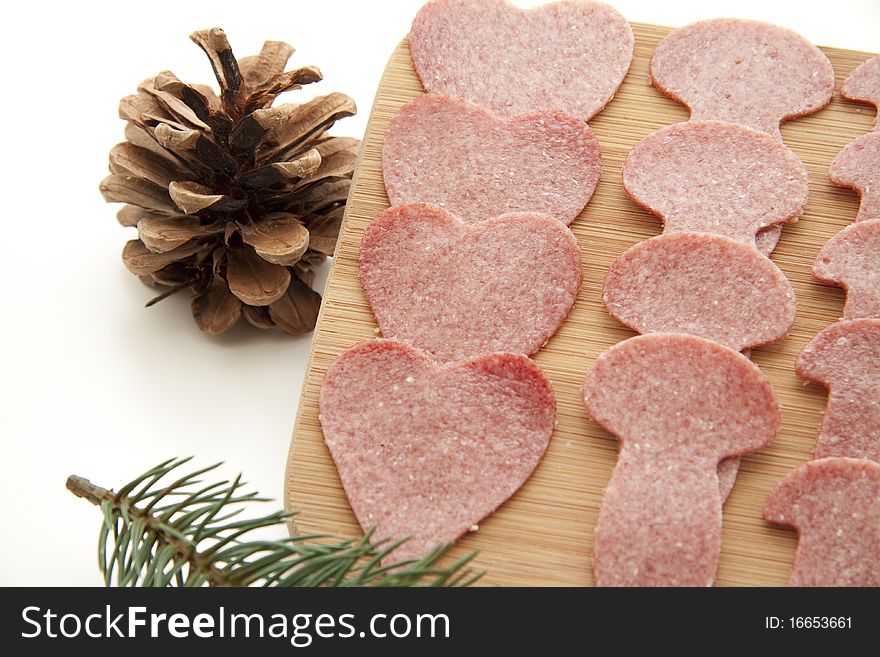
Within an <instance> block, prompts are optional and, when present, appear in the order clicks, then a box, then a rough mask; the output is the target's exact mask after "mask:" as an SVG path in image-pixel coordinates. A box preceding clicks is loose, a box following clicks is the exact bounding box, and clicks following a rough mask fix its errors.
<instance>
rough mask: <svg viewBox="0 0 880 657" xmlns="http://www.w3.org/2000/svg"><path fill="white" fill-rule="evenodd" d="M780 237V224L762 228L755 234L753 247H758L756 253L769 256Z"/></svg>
mask: <svg viewBox="0 0 880 657" xmlns="http://www.w3.org/2000/svg"><path fill="white" fill-rule="evenodd" d="M780 237H782V225H776V226H769V227H767V228H762V229H761V230H759V231H758V234H757V235H755V248H756V249H758V253H763V254H764V255H765V256H768V257H769V256H770V254H771V253H773V250H774V249H775V248H776V245H777V244H779V238H780Z"/></svg>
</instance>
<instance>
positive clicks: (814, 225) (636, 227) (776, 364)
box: [285, 24, 874, 586]
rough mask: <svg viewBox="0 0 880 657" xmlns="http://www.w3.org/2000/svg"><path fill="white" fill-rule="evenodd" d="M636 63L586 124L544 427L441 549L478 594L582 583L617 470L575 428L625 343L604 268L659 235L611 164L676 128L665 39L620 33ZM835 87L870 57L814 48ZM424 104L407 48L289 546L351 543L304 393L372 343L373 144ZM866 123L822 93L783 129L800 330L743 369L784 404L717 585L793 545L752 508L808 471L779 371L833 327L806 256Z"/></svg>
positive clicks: (773, 577) (830, 215)
mask: <svg viewBox="0 0 880 657" xmlns="http://www.w3.org/2000/svg"><path fill="white" fill-rule="evenodd" d="M633 29H634V31H635V37H636V42H635V57H634V59H633V63H632V67H631V68H630V72H629V74H628V75H627V77H626V80H624V83H623V85H622V86H621V88H620V90H619V91H618V93H617V95H616V96H615V98H614V99H613V100H612V101H611V103H609V105H608V106H607V107H606V108H605V110H604V111H602V112H601V113H600V114H599V115H598V116H597V117H595V118H594V119H593V120H592V121H591V122H590V126H591V127H592V128H593V130H594V131H595V133H596V136H597V137H598V139H599V143H600V145H601V149H602V160H603V163H602V164H603V170H602V178H601V181H600V183H599V186H598V187H597V189H596V193H595V195H594V196H593V198H592V200H591V201H590V203H589V205H588V206H587V208H586V210H584V212H583V213H582V214H581V215H580V217H579V218H578V219H577V220H576V221H575V222H574V224H572V226H571V228H572V230H573V231H574V234H575V235H576V236H577V239H578V242H579V244H580V247H581V251H582V258H583V277H584V280H583V287H582V289H581V291H580V294H579V296H578V299H577V303H576V304H575V307H574V309H573V310H572V312H571V315H570V316H569V317H568V319H567V321H566V322H565V324H564V325H563V326H562V328H561V329H560V330H559V332H558V333H557V334H556V336H554V337H553V338H552V339H551V340H550V342H549V343H548V344H547V345H546V346H545V347H544V348H543V349H542V350H541V351H540V352H539V353H538V354H537V355H536V357H535V360H536V361H537V363H538V364H539V365H540V366H541V368H542V369H543V370H544V372H545V373H546V375H547V376H548V377H549V379H550V381H551V383H552V385H553V389H554V391H555V393H556V397H557V417H558V427H557V429H556V432H555V433H554V435H553V438H552V440H551V442H550V447H549V449H548V451H547V454H546V455H545V456H544V459H543V461H542V462H541V464H540V465H539V466H538V469H537V470H536V471H535V473H534V475H533V476H532V477H531V479H530V480H529V481H528V482H526V484H525V485H524V486H523V487H522V488H521V489H520V490H519V492H517V493H516V494H515V495H514V496H513V497H512V498H511V499H510V500H509V501H508V502H507V503H506V504H504V505H503V506H502V507H501V509H499V511H498V512H497V513H495V514H494V515H493V516H492V517H490V518H488V519H486V520H485V521H483V522H482V523H480V529H479V531H477V532H475V533H472V534H468V535H467V536H465V537H464V538H463V539H462V540H460V541H459V542H458V544H457V545H456V547H455V548H454V553H453V554H455V555H460V554H462V553H465V552H469V551H472V550H479V552H480V554H479V557H478V558H477V560H476V562H475V564H476V566H477V567H479V568H483V569H485V570H486V571H487V574H486V576H485V577H484V579H483V580H482V582H483V583H484V584H501V585H524V586H528V585H590V584H592V583H593V579H592V572H591V565H590V562H591V554H592V547H593V545H592V544H593V528H594V526H595V523H596V516H597V513H598V509H599V504H600V502H601V499H602V492H603V490H604V488H605V486H606V484H607V483H608V480H609V478H610V476H611V471H612V469H613V467H614V464H615V461H616V457H617V442H616V441H615V439H614V438H613V437H612V436H610V435H609V434H608V433H606V432H605V431H603V430H602V429H600V428H599V427H598V426H597V425H596V424H595V423H593V422H592V420H590V419H589V417H588V416H587V414H586V412H585V410H584V407H583V404H582V403H581V400H580V386H581V383H582V382H583V379H584V374H585V372H586V370H587V368H588V367H589V366H590V365H591V364H592V363H593V362H594V361H595V359H596V357H597V356H598V355H599V354H600V353H601V352H602V351H603V350H605V349H606V348H608V347H610V346H611V345H613V344H615V343H617V342H620V341H621V340H625V339H626V338H629V337H631V336H632V335H633V333H632V332H631V331H629V330H628V329H625V328H624V327H622V326H621V325H620V324H618V323H617V322H616V321H615V320H614V319H612V318H611V317H610V316H609V315H608V313H607V312H606V310H605V308H604V306H603V305H602V301H601V296H602V282H603V279H604V276H605V272H606V271H607V270H608V267H609V265H610V264H611V263H612V261H614V259H616V258H617V257H618V256H619V255H620V254H621V253H623V252H624V251H625V250H626V249H627V248H629V247H630V246H632V245H633V244H635V243H636V242H639V241H641V240H644V239H647V238H649V237H652V236H654V235H656V234H658V233H659V232H660V228H661V225H660V222H659V221H658V220H657V219H656V218H655V217H653V216H652V215H650V214H649V213H647V212H646V211H644V210H642V209H641V208H639V207H637V206H636V205H635V204H634V203H633V202H632V201H631V200H630V199H629V198H628V197H627V195H626V194H625V192H624V191H623V187H622V183H621V166H622V163H623V160H624V158H625V156H626V154H627V153H628V152H629V151H630V149H631V148H632V147H633V145H635V144H636V142H638V141H639V140H641V139H642V138H643V137H645V136H646V135H648V134H649V133H651V132H653V131H654V130H657V129H658V128H661V127H663V126H666V125H669V124H671V123H676V122H678V121H684V120H686V119H687V118H688V114H687V111H686V110H685V109H684V108H683V107H681V106H680V105H678V104H677V103H675V102H674V101H672V100H669V99H667V98H666V97H665V96H663V95H662V94H660V93H659V92H658V91H657V90H656V89H654V88H653V87H652V86H651V85H650V82H649V80H648V62H649V59H650V56H651V53H652V52H653V51H654V47H655V46H656V45H657V43H658V42H659V40H660V39H662V38H663V37H664V36H665V35H666V34H667V33H668V32H669V31H670V29H669V28H665V27H656V26H651V25H640V24H634V25H633ZM823 50H824V51H825V53H826V54H827V55H828V57H829V58H830V59H831V62H832V63H833V64H834V71H835V74H836V78H837V86H838V88H839V86H840V83H841V82H842V81H843V79H844V78H845V77H846V76H847V75H848V74H849V73H850V71H852V70H853V69H854V68H855V67H856V66H857V65H858V64H860V63H861V62H863V61H864V60H866V59H867V58H868V57H869V56H870V55H867V54H865V53H859V52H851V51H846V50H838V49H833V48H824V49H823ZM421 93H422V88H421V85H420V83H419V81H418V79H417V78H416V76H415V73H414V72H413V70H412V65H411V63H410V58H409V45H408V41H407V40H406V39H404V40H403V41H402V42H401V43H400V44H399V45H398V46H397V49H396V50H395V51H394V53H393V54H392V56H391V60H390V61H389V63H388V66H387V68H386V70H385V74H384V76H383V77H382V81H381V82H380V84H379V89H378V91H377V93H376V100H375V104H374V105H373V110H372V114H371V115H370V121H369V125H368V126H367V131H366V135H365V137H364V142H363V147H362V151H361V156H360V160H359V162H358V166H357V171H356V173H355V179H354V185H353V187H352V192H351V196H350V198H349V205H348V209H347V211H346V213H345V219H344V223H343V227H342V233H341V236H340V240H339V244H338V246H337V249H336V257H335V259H334V263H333V269H332V271H331V273H330V278H329V281H328V283H327V288H326V292H325V295H324V306H323V309H322V311H321V316H320V319H319V320H318V326H317V328H316V330H315V338H314V345H313V347H312V354H311V358H310V362H309V368H308V373H307V375H306V381H305V385H304V387H303V395H302V400H301V402H300V406H299V413H298V415H297V419H296V427H295V429H294V434H293V442H292V444H291V449H290V456H289V460H288V464H287V473H286V482H285V505H286V507H287V508H288V509H292V510H296V511H298V515H297V516H296V529H297V530H298V531H300V532H303V533H312V532H330V533H333V534H335V535H339V536H352V535H359V534H360V529H359V527H358V524H357V522H356V521H355V518H354V516H353V514H352V512H351V510H350V508H349V506H348V502H347V501H346V498H345V493H344V492H343V490H342V486H341V484H340V482H339V477H338V476H337V474H336V468H335V466H334V465H333V461H332V460H331V458H330V454H329V452H328V451H327V449H326V447H325V446H324V442H323V437H322V434H321V427H320V424H319V422H318V392H319V389H320V385H321V380H322V378H323V376H324V373H325V372H326V370H327V368H328V367H329V365H330V364H331V363H332V362H333V361H334V359H335V358H336V357H337V356H339V354H341V353H342V352H343V351H344V350H345V349H347V348H348V347H350V346H352V345H353V344H355V343H357V342H360V341H362V340H367V339H369V338H373V337H376V336H377V332H376V323H375V321H374V319H373V315H372V313H371V312H370V308H369V306H368V305H367V302H366V300H365V299H364V295H363V292H362V290H361V287H360V283H359V280H358V270H357V260H358V251H359V247H360V242H361V237H362V235H363V232H364V229H365V228H366V226H367V225H368V224H369V222H370V221H371V220H372V219H373V217H375V216H376V214H378V213H379V212H380V211H382V210H384V209H385V208H386V207H388V199H387V197H386V195H385V188H384V185H383V183H382V171H381V151H382V139H383V136H384V134H385V130H386V128H387V127H388V122H389V120H390V119H391V118H392V117H393V116H394V115H395V114H396V113H397V112H398V110H399V109H400V108H401V107H402V106H403V105H404V104H405V103H407V102H408V101H410V100H412V99H413V98H415V97H416V96H418V95H420V94H421ZM873 118H874V111H873V109H872V108H871V107H870V106H867V105H860V104H856V103H851V102H849V101H846V100H843V99H841V98H840V97H839V96H835V98H834V100H833V101H832V102H831V104H830V105H829V106H828V107H826V108H825V109H824V110H822V111H821V112H818V113H817V114H814V115H813V116H810V117H805V118H802V119H797V120H794V121H790V122H787V123H785V124H783V127H782V134H783V137H784V139H785V142H786V144H788V145H789V146H790V147H791V148H792V149H794V151H795V152H796V153H797V155H798V156H799V157H800V158H801V159H802V160H803V161H804V163H805V164H806V166H807V169H808V170H809V174H810V200H809V203H808V205H807V208H806V212H805V214H804V216H803V217H802V218H801V220H800V222H798V223H797V224H794V225H789V226H787V227H786V228H785V229H784V231H783V235H782V239H781V240H780V242H779V246H778V247H777V249H776V251H775V252H774V254H773V260H774V261H775V262H776V264H777V265H779V267H780V268H781V269H782V270H783V271H784V272H785V274H786V276H788V278H789V279H790V280H791V281H792V283H793V285H794V288H795V292H796V294H797V299H798V317H797V320H796V322H795V324H794V327H793V328H792V330H791V332H790V334H789V335H788V336H787V337H786V338H785V339H784V340H782V341H780V342H778V343H776V344H774V345H770V346H767V347H763V348H760V349H756V350H754V351H753V358H754V360H755V362H756V363H757V364H758V365H759V366H760V367H761V369H762V370H763V371H764V372H765V373H766V374H767V375H768V376H769V377H770V379H771V381H772V383H773V386H774V388H775V389H776V392H777V395H778V397H779V401H780V404H781V407H782V426H781V429H780V431H779V434H778V436H777V438H776V439H775V441H774V442H773V443H772V444H771V445H770V446H769V447H767V448H765V449H763V450H761V451H760V452H758V453H756V454H754V455H752V456H750V457H747V458H745V459H744V460H743V464H742V468H741V470H740V474H739V478H738V480H737V482H736V486H735V488H734V489H733V493H732V494H731V496H730V498H729V500H728V501H727V504H726V505H725V508H724V537H723V547H722V553H721V561H720V564H719V567H718V575H717V578H716V582H717V584H719V585H784V584H785V583H786V581H787V579H788V575H789V571H790V569H791V563H792V560H793V558H794V551H795V547H796V537H795V534H794V533H793V532H791V531H788V530H785V529H782V528H779V527H775V526H771V525H768V524H766V523H765V522H764V521H763V520H762V519H761V510H762V507H763V504H764V500H765V499H766V497H767V495H768V493H769V492H770V491H771V489H772V488H773V487H774V485H775V484H776V483H777V482H778V481H779V480H780V479H781V478H782V477H783V476H784V475H785V474H786V473H787V472H789V471H790V470H791V469H792V468H794V467H796V466H797V465H799V464H801V463H803V462H804V461H807V460H809V458H810V453H811V450H812V448H813V443H814V442H815V439H816V435H817V432H818V427H819V424H820V421H821V418H822V412H823V408H824V405H825V398H826V396H825V391H824V390H823V389H822V388H820V387H818V386H815V385H805V384H804V383H803V382H802V381H801V380H800V379H798V378H797V377H796V376H795V374H794V371H793V367H794V361H795V358H796V357H797V355H798V353H799V352H800V350H801V348H802V347H803V346H804V344H805V343H806V342H807V341H808V340H809V339H810V338H811V337H812V336H814V335H815V334H816V333H817V332H819V331H820V330H821V329H822V328H824V327H825V326H827V325H829V324H831V323H833V322H834V321H836V320H837V319H838V318H839V317H840V314H841V309H842V306H843V294H842V291H841V290H840V289H838V288H834V287H829V286H824V285H821V284H818V283H815V282H813V281H812V279H811V276H810V266H811V264H812V262H813V259H814V258H815V256H816V253H817V252H818V251H819V249H820V247H821V246H822V245H823V244H824V243H825V242H826V240H828V238H830V237H831V236H832V235H833V234H834V233H836V232H837V231H839V230H840V229H841V228H843V227H844V226H846V225H847V224H849V223H850V222H852V220H853V219H854V218H855V216H856V212H857V210H858V197H857V196H856V195H855V194H854V193H852V192H849V191H847V190H843V189H840V188H838V187H834V186H833V185H831V184H830V183H829V182H828V181H827V179H826V173H827V171H828V167H829V165H830V164H831V161H832V159H833V158H834V156H835V155H836V154H837V153H838V152H839V151H840V149H841V148H842V147H843V146H844V145H845V144H847V143H849V142H850V141H852V140H853V139H855V138H856V137H858V136H860V135H862V134H864V133H866V132H868V131H869V130H870V129H871V125H872V121H873Z"/></svg>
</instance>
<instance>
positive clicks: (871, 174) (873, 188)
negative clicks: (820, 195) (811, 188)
mask: <svg viewBox="0 0 880 657" xmlns="http://www.w3.org/2000/svg"><path fill="white" fill-rule="evenodd" d="M828 178H829V179H830V180H831V182H833V183H834V184H835V185H839V186H840V187H847V188H849V189H852V190H855V191H856V192H858V194H859V196H860V197H861V203H860V205H859V213H858V215H856V221H868V220H871V219H880V131H878V130H875V131H874V132H869V133H868V134H866V135H862V136H861V137H859V138H858V139H856V140H855V141H853V142H850V143H849V144H847V145H846V146H844V147H843V150H842V151H840V153H838V154H837V157H835V158H834V161H833V162H832V163H831V169H830V170H829V171H828Z"/></svg>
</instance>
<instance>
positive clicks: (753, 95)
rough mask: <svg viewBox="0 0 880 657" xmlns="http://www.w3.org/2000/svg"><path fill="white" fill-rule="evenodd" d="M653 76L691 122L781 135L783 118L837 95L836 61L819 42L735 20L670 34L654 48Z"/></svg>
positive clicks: (705, 23) (814, 107)
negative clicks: (732, 125) (717, 123)
mask: <svg viewBox="0 0 880 657" xmlns="http://www.w3.org/2000/svg"><path fill="white" fill-rule="evenodd" d="M651 78H652V80H653V82H654V86H656V87H657V88H658V89H659V90H660V91H662V92H663V93H664V94H666V95H667V96H669V97H670V98H672V99H674V100H677V101H678V102H680V103H682V104H684V105H686V106H687V107H688V108H690V111H691V118H692V119H718V120H721V121H731V122H733V123H741V124H743V125H747V126H749V127H752V128H755V129H757V130H762V131H763V132H767V133H769V134H771V135H773V136H774V137H776V138H777V139H781V138H782V137H781V135H780V133H779V124H780V123H781V122H782V121H785V120H787V119H791V118H794V117H797V116H803V115H805V114H812V113H813V112H815V111H817V110H819V109H821V108H822V107H824V106H825V105H827V104H828V101H830V100H831V96H832V95H833V93H834V70H833V69H832V67H831V62H830V61H828V58H827V57H826V56H825V55H824V54H823V53H822V51H821V50H819V49H818V48H817V47H816V46H814V45H813V44H811V43H810V42H809V41H807V40H806V39H804V38H803V37H802V36H800V35H798V34H796V33H794V32H792V31H791V30H787V29H785V28H782V27H777V26H776V25H768V24H767V23H760V22H757V21H750V20H741V19H733V18H719V19H714V20H707V21H702V22H699V23H694V24H692V25H688V26H686V27H682V28H680V29H677V30H675V31H673V32H671V33H670V34H669V36H667V37H666V38H665V39H663V41H661V42H660V43H659V44H658V45H657V48H656V49H655V50H654V54H653V56H652V57H651Z"/></svg>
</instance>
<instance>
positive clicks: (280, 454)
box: [0, 0, 880, 585]
mask: <svg viewBox="0 0 880 657" xmlns="http://www.w3.org/2000/svg"><path fill="white" fill-rule="evenodd" d="M610 2H611V3H612V4H613V5H614V6H615V7H616V8H617V9H618V10H619V11H621V12H622V13H623V14H624V16H626V17H627V18H628V19H629V20H632V21H641V22H652V23H658V24H663V25H671V26H679V25H684V24H686V23H689V22H693V21H695V20H700V19H704V18H713V17H719V16H737V17H743V18H755V19H761V20H766V21H770V22H774V23H778V24H780V25H783V26H786V27H789V28H792V29H794V30H796V31H798V32H800V33H801V34H803V35H804V36H805V37H807V38H808V39H810V40H812V41H813V42H815V43H819V44H822V45H830V46H839V47H845V48H851V49H855V50H866V51H870V52H878V51H880V2H878V0H834V1H833V2H828V1H827V0H826V1H823V2H804V1H800V2H770V1H768V0H756V1H749V0H725V1H713V0H704V1H701V2H676V1H674V0H661V1H656V0H655V1H650V0H642V1H637V0H610ZM520 4H522V5H523V6H526V5H532V4H539V3H534V2H521V3H520ZM420 5H421V0H399V1H396V2H365V1H360V2H359V1H357V0H334V1H332V2H331V1H326V0H313V1H311V2H308V1H305V0H287V1H286V2H263V1H258V0H236V1H234V2H227V1H220V0H214V1H211V2H183V1H181V0H177V1H176V2H166V1H165V0H146V1H144V2H137V3H134V2H118V1H117V2H112V3H111V2H88V3H64V4H62V3H60V2H59V3H45V2H23V3H11V4H7V5H6V8H5V9H4V11H3V16H2V18H0V61H2V62H3V69H4V70H3V74H2V75H3V87H2V89H3V91H2V94H3V102H2V103H0V156H2V160H0V162H2V165H0V166H2V174H3V175H2V182H0V190H2V194H0V197H2V201H3V203H2V210H0V240H2V242H0V244H2V248H0V299H2V303H3V309H4V310H3V321H2V323H0V348H2V379H0V382H2V383H0V385H2V391H0V392H2V395H0V400H2V407H0V437H2V452H0V464H2V473H0V504H2V522H3V524H2V527H3V529H2V537H0V549H2V559H0V584H2V585H11V584H16V585H47V584H63V585H68V584H70V585H73V584H85V585H92V584H98V583H100V579H99V577H98V572H97V568H96V556H95V555H96V539H97V532H98V528H99V525H100V513H99V512H98V511H97V510H96V509H95V508H93V507H91V506H90V505H89V504H88V503H86V502H85V501H83V500H79V499H76V498H74V497H73V496H72V495H70V494H69V493H67V492H66V490H65V488H64V482H65V479H66V477H67V475H69V474H71V473H76V474H80V475H82V476H85V477H88V478H90V479H91V480H92V481H94V482H95V483H99V484H101V485H104V486H107V487H114V486H115V487H118V486H119V485H120V484H122V483H123V482H124V481H127V480H128V479H129V478H131V477H133V476H134V475H136V474H139V473H140V472H141V471H143V470H146V469H147V468H148V467H150V466H152V465H154V464H155V463H157V462H159V461H161V460H163V459H165V458H167V457H170V456H175V455H189V454H194V455H195V456H196V457H197V461H198V463H199V464H203V465H204V464H207V463H209V462H214V461H218V460H225V461H227V464H228V466H227V467H226V469H225V470H224V473H225V474H227V475H229V474H235V473H236V472H238V471H243V472H244V473H245V478H246V479H247V480H248V481H249V482H251V483H252V484H253V485H254V486H255V487H256V488H258V489H259V490H260V491H261V492H262V493H264V494H266V495H269V496H272V497H275V498H276V499H280V497H281V487H282V477H283V472H284V463H285V457H286V454H287V448H288V443H289V438H290V432H291V429H292V426H293V420H294V416H295V413H296V406H297V402H298V400H299V393H300V386H301V383H302V379H303V375H304V372H305V366H306V359H307V356H308V350H309V343H310V336H307V337H302V338H291V337H289V336H287V335H285V334H282V333H281V332H280V331H278V332H268V333H267V332H258V331H256V330H255V329H250V327H249V326H247V325H245V324H244V322H241V325H240V326H239V327H237V328H236V329H235V330H233V331H232V332H230V333H229V334H227V335H224V336H221V337H209V336H205V335H203V334H201V333H200V332H199V331H198V330H197V329H196V327H195V325H194V324H193V322H192V319H191V317H190V313H189V300H188V298H187V295H186V294H181V295H179V296H178V297H174V298H171V299H168V300H166V301H164V302H162V303H161V304H159V305H158V306H156V307H153V308H151V309H146V310H145V309H144V308H143V304H144V303H145V302H146V301H147V300H148V299H149V298H151V296H152V295H153V294H154V292H153V290H151V289H149V288H147V287H145V286H143V285H141V283H140V282H139V281H138V280H137V278H135V277H134V276H132V275H131V274H129V273H128V271H127V270H126V269H125V268H124V267H123V265H122V262H121V261H120V252H121V249H122V246H123V244H124V243H125V241H126V240H128V239H131V238H132V237H134V234H133V233H134V231H133V229H124V228H122V227H121V226H119V225H118V224H117V223H116V220H115V218H114V214H115V212H116V206H108V205H105V204H104V202H103V200H102V199H101V196H100V194H99V193H98V182H99V181H100V180H101V179H102V178H103V177H104V176H105V175H106V170H107V151H108V150H109V149H110V147H111V146H113V145H114V144H115V143H116V142H118V141H121V139H122V129H123V123H122V121H120V120H119V119H118V117H117V110H116V108H117V103H118V101H119V99H120V98H121V97H122V96H124V95H127V94H129V93H132V92H133V91H134V89H135V87H136V86H137V84H138V82H140V81H141V80H142V79H144V78H146V77H148V76H151V75H153V74H155V73H156V72H158V71H160V70H164V69H171V70H173V71H174V72H175V73H176V74H177V75H178V77H180V78H181V79H183V80H185V81H189V82H205V83H207V82H212V81H213V80H212V76H211V71H210V67H209V65H208V62H207V59H206V58H205V57H204V55H203V54H202V52H201V50H199V48H198V47H196V46H195V45H194V44H193V43H191V42H190V41H189V39H188V38H187V37H188V35H189V34H190V32H192V31H194V30H196V29H201V28H205V27H211V26H215V25H217V26H221V27H223V28H225V29H226V31H227V33H228V35H229V38H230V41H231V43H232V46H233V48H234V49H235V52H236V54H238V55H239V56H244V55H249V54H254V53H256V52H258V51H259V48H260V45H261V43H262V41H263V40H264V39H278V40H284V41H288V42H289V43H291V44H293V45H294V46H296V47H297V52H296V54H295V55H294V59H293V60H292V64H294V65H306V64H317V65H319V66H320V67H321V69H322V71H323V72H324V77H325V81H324V82H322V83H320V84H319V85H315V89H313V90H311V91H308V92H303V93H306V94H307V95H314V94H317V93H327V92H328V91H331V90H338V91H343V92H345V93H348V94H349V95H351V96H353V97H354V98H355V100H356V101H357V104H358V106H359V108H360V113H359V115H358V116H356V117H354V118H350V119H345V120H344V121H342V122H341V123H340V124H339V125H338V127H337V129H336V130H335V132H336V133H337V134H349V135H355V136H361V135H362V134H363V131H364V128H365V126H366V121H367V115H368V114H369V111H370V105H371V103H372V100H373V94H374V92H375V89H376V86H377V84H378V81H379V76H380V74H381V72H382V69H383V67H384V65H385V61H386V59H387V57H388V55H389V54H390V53H391V51H392V49H393V48H394V46H395V45H396V43H397V42H398V40H399V39H400V38H401V37H403V36H404V35H405V34H406V32H408V30H409V25H410V22H411V21H412V18H413V16H414V15H415V13H416V11H417V10H418V8H419V6H420ZM289 98H290V100H293V94H291V95H290V96H289ZM283 100H284V97H282V101H283ZM279 504H280V502H279ZM273 506H274V505H273ZM266 510H267V511H268V510H270V507H269V506H268V505H267V508H266Z"/></svg>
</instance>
